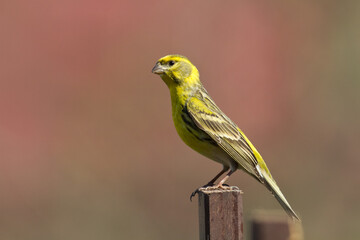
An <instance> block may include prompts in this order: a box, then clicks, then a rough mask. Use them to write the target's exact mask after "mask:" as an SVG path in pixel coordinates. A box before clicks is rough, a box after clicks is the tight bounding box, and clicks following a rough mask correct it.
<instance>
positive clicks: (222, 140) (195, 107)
mask: <svg viewBox="0 0 360 240" xmlns="http://www.w3.org/2000/svg"><path fill="white" fill-rule="evenodd" d="M152 72H153V73H155V74H158V75H160V77H161V78H162V80H163V81H164V82H165V83H166V85H167V86H168V88H169V90H170V95H171V105H172V117H173V120H174V124H175V128H176V130H177V132H178V134H179V136H180V138H181V139H182V140H183V141H184V142H185V143H186V144H187V145H188V146H189V147H191V148H192V149H194V150H195V151H197V152H198V153H200V154H202V155H204V156H206V157H208V158H210V159H212V160H214V161H216V162H219V163H221V164H222V165H223V169H222V170H221V172H220V173H218V174H217V175H216V176H215V177H214V178H213V179H212V180H211V181H210V182H209V183H208V184H206V185H205V186H214V183H215V181H216V180H217V179H218V178H219V177H220V176H221V175H222V174H224V173H225V172H226V171H228V170H229V172H228V173H227V174H226V176H225V177H224V178H223V179H222V180H220V182H219V183H218V184H217V185H215V186H214V187H215V188H226V187H225V186H223V184H224V183H225V181H226V180H227V179H228V178H229V177H230V175H231V174H232V173H234V172H235V171H236V170H237V169H242V170H244V171H245V172H247V173H249V174H250V175H251V176H253V177H255V179H257V180H258V181H259V182H260V183H262V184H263V185H265V186H266V187H267V188H268V189H269V190H270V191H271V193H272V194H273V195H274V196H275V198H276V199H277V200H278V201H279V203H280V205H281V206H282V207H283V208H284V210H285V211H286V213H287V214H288V215H289V216H290V217H292V218H295V219H298V220H299V217H298V216H297V215H296V213H295V212H294V210H293V209H292V208H291V206H290V204H289V203H288V202H287V201H286V199H285V197H284V195H283V194H282V193H281V191H280V189H279V187H278V186H277V185H276V182H275V180H274V179H273V177H272V176H271V174H270V171H269V169H268V168H267V166H266V164H265V162H264V160H263V158H262V157H261V155H260V153H259V152H258V151H257V150H256V148H255V147H254V145H252V143H251V142H250V141H249V139H248V138H247V137H246V136H245V134H244V133H243V132H242V131H241V130H240V128H238V127H237V126H236V124H235V123H233V122H232V121H231V120H230V119H229V118H228V117H227V116H226V115H225V114H224V113H223V112H222V111H221V110H220V109H219V107H218V106H216V104H215V102H214V101H213V100H212V99H211V97H210V96H209V94H208V93H207V91H206V90H205V88H204V87H203V85H202V83H201V82H200V78H199V71H198V70H197V68H196V67H195V66H194V65H193V64H192V63H191V62H190V61H189V59H187V58H186V57H184V56H181V55H168V56H165V57H163V58H161V59H159V60H158V61H157V62H156V64H155V66H154V68H153V69H152ZM194 193H196V192H194ZM194 193H193V194H192V196H193V195H194Z"/></svg>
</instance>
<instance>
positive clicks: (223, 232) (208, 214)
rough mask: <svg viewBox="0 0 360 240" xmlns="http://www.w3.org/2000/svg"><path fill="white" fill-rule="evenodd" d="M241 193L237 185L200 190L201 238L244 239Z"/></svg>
mask: <svg viewBox="0 0 360 240" xmlns="http://www.w3.org/2000/svg"><path fill="white" fill-rule="evenodd" d="M241 194H242V192H241V191H240V190H239V188H237V187H229V189H226V190H223V189H211V188H201V189H200V190H199V230H200V240H243V229H244V227H243V207H242V196H241Z"/></svg>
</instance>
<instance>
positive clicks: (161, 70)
mask: <svg viewBox="0 0 360 240" xmlns="http://www.w3.org/2000/svg"><path fill="white" fill-rule="evenodd" d="M151 72H152V73H155V74H159V75H160V74H162V73H164V72H165V69H164V67H163V66H161V65H160V64H159V63H156V64H155V66H154V67H153V69H152V70H151Z"/></svg>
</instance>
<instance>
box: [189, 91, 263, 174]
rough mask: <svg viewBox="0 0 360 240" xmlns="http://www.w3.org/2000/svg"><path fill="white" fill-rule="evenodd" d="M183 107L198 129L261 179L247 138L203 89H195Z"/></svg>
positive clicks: (256, 161)
mask: <svg viewBox="0 0 360 240" xmlns="http://www.w3.org/2000/svg"><path fill="white" fill-rule="evenodd" d="M185 107H186V110H187V111H188V113H189V115H190V116H191V118H192V119H193V121H194V122H195V124H196V125H197V126H198V127H199V128H200V129H202V130H203V131H205V132H206V133H207V134H209V136H210V137H211V138H212V139H214V140H215V141H216V143H217V144H218V145H219V146H220V147H221V148H222V149H223V150H224V151H225V152H226V153H227V154H229V156H231V158H233V159H234V160H235V161H236V162H237V163H238V164H239V165H240V166H242V167H243V168H244V169H245V170H247V171H248V172H249V173H251V174H253V175H255V176H257V177H258V179H259V180H260V179H261V173H260V172H259V171H258V169H257V166H258V160H257V158H256V155H255V154H254V151H253V149H252V147H251V146H250V145H249V143H248V142H247V138H246V137H245V135H243V134H242V132H241V131H240V129H239V128H238V127H237V126H236V125H235V124H234V123H233V122H232V121H231V120H230V119H229V118H228V117H227V116H226V115H225V114H224V113H223V112H222V111H221V110H220V109H219V108H218V107H217V106H216V104H215V103H214V101H213V100H212V99H211V98H210V96H209V95H208V94H207V92H206V90H205V89H201V90H199V91H197V92H196V94H195V95H194V96H193V97H191V98H190V99H189V100H188V101H187V103H186V106H185ZM250 144H251V143H250ZM255 151H256V150H255ZM259 156H260V155H259ZM261 160H262V159H261Z"/></svg>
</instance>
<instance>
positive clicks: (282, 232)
mask: <svg viewBox="0 0 360 240" xmlns="http://www.w3.org/2000/svg"><path fill="white" fill-rule="evenodd" d="M251 229H252V234H251V235H252V238H251V239H252V240H303V232H302V225H301V223H300V222H295V221H293V220H291V219H290V218H289V217H288V216H286V215H284V214H283V213H282V214H277V213H274V212H273V213H270V212H264V211H262V212H258V213H257V214H255V215H254V217H253V219H252V221H251Z"/></svg>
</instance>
